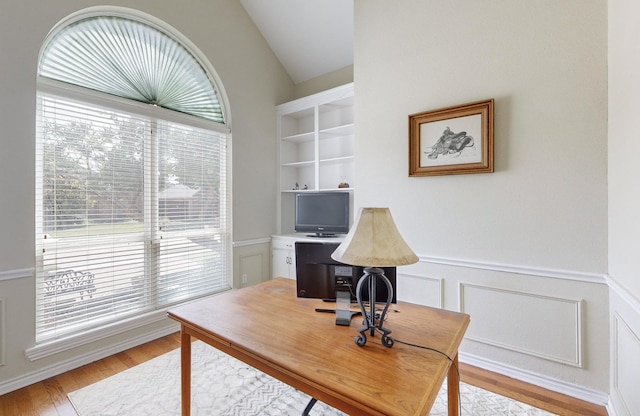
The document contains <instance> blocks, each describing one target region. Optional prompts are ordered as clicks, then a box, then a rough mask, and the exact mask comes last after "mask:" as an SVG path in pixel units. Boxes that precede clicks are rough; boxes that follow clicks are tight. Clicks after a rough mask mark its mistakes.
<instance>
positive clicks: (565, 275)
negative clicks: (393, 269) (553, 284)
mask: <svg viewBox="0 0 640 416" xmlns="http://www.w3.org/2000/svg"><path fill="white" fill-rule="evenodd" d="M418 258H419V261H420V262H424V263H433V264H443V265H447V266H456V267H465V268H469V269H480V270H490V271H496V272H505V273H514V274H521V275H526V276H538V277H550V278H553V279H563V280H573V281H578V282H584V283H597V284H602V285H606V284H607V280H608V279H607V275H606V274H605V273H586V272H580V271H575V270H562V269H550V268H542V267H532V266H519V265H514V264H507V263H492V262H484V261H471V260H461V259H454V258H447V257H432V256H418Z"/></svg>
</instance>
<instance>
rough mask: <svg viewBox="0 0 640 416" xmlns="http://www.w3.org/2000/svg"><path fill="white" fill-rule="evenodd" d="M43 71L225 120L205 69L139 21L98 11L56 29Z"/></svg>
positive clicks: (42, 63) (53, 76)
mask: <svg viewBox="0 0 640 416" xmlns="http://www.w3.org/2000/svg"><path fill="white" fill-rule="evenodd" d="M39 75H40V76H41V77H47V78H51V79H55V80H58V81H63V82H66V83H69V84H73V85H78V86H81V87H85V88H90V89H92V90H96V91H102V92H105V93H108V94H113V95H116V96H118V97H123V98H129V99H132V100H136V101H140V102H143V103H147V104H153V105H157V106H160V107H164V108H168V109H171V110H175V111H180V112H183V113H187V114H192V115H195V116H198V117H202V118H205V119H208V120H212V121H215V122H218V123H224V122H225V119H224V112H223V109H222V106H221V105H220V100H219V99H218V95H217V93H216V88H215V86H214V85H212V83H211V81H210V80H209V76H208V75H207V72H206V71H205V70H204V68H202V66H201V65H200V63H199V62H198V61H197V60H196V59H195V57H194V56H193V55H192V54H191V53H190V52H189V51H188V50H187V49H186V48H185V47H184V46H182V45H181V44H180V43H179V42H178V41H176V40H174V39H173V38H171V37H170V36H169V35H168V34H166V33H164V32H162V31H160V30H158V29H156V28H154V27H152V26H150V25H148V24H145V23H141V22H140V21H137V20H132V19H127V18H123V17H118V16H96V17H91V18H86V19H82V20H79V21H77V22H74V23H72V24H70V25H68V26H66V27H64V28H63V29H62V30H60V31H59V32H57V33H56V34H55V36H54V37H53V38H52V39H51V40H50V41H49V42H48V43H47V45H46V46H45V49H44V53H43V54H42V58H41V59H40V68H39Z"/></svg>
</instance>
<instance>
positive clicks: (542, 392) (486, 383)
mask: <svg viewBox="0 0 640 416" xmlns="http://www.w3.org/2000/svg"><path fill="white" fill-rule="evenodd" d="M179 346H180V335H179V333H175V334H172V335H168V336H166V337H163V338H160V339H157V340H155V341H152V342H149V343H146V344H143V345H140V346H138V347H135V348H132V349H130V350H127V351H123V352H121V353H118V354H115V355H112V356H110V357H107V358H104V359H102V360H99V361H96V362H94V363H91V364H88V365H85V366H82V367H80V368H77V369H75V370H72V371H69V372H66V373H64V374H60V375H58V376H55V377H52V378H50V379H47V380H44V381H42V382H40V383H36V384H33V385H31V386H28V387H25V388H22V389H19V390H16V391H14V392H11V393H8V394H5V395H3V396H0V416H77V415H76V412H75V410H74V409H73V406H72V405H71V403H70V402H69V400H68V399H67V393H69V392H71V391H74V390H77V389H79V388H82V387H84V386H87V385H89V384H92V383H95V382H97V381H99V380H102V379H104V378H107V377H109V376H112V375H114V374H116V373H119V372H120V371H123V370H126V369H127V368H131V367H134V366H136V365H138V364H140V363H143V362H145V361H147V360H150V359H152V358H155V357H157V356H159V355H162V354H164V353H166V352H169V351H171V350H173V349H176V348H178V347H179ZM460 374H461V378H462V381H464V382H465V383H468V384H471V385H474V386H477V387H480V388H483V389H485V390H489V391H492V392H495V393H498V394H501V395H503V396H507V397H511V398H513V399H515V400H519V401H521V402H524V403H528V404H530V405H532V406H536V407H538V408H540V409H544V410H547V411H549V412H552V413H555V414H558V415H563V416H578V415H579V416H606V415H607V412H606V410H605V409H604V408H603V407H601V406H597V405H594V404H591V403H587V402H584V401H581V400H577V399H574V398H572V397H569V396H565V395H563V394H559V393H555V392H552V391H549V390H546V389H543V388H540V387H536V386H532V385H530V384H526V383H523V382H521V381H517V380H514V379H511V378H509V377H505V376H502V375H499V374H495V373H491V372H489V371H486V370H482V369H479V368H476V367H472V366H469V365H465V364H461V365H460ZM462 416H464V415H462Z"/></svg>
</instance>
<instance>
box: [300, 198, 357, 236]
mask: <svg viewBox="0 0 640 416" xmlns="http://www.w3.org/2000/svg"><path fill="white" fill-rule="evenodd" d="M295 206H296V209H295V230H296V232H299V233H314V234H311V236H313V237H327V236H332V235H334V234H344V233H348V232H349V193H348V192H307V193H299V194H296V204H295Z"/></svg>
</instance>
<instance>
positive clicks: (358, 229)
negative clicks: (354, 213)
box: [331, 208, 418, 267]
mask: <svg viewBox="0 0 640 416" xmlns="http://www.w3.org/2000/svg"><path fill="white" fill-rule="evenodd" d="M331 258H332V259H334V260H335V261H339V262H340V263H344V264H350V265H353V266H364V267H394V266H402V265H406V264H413V263H416V262H417V261H418V256H416V255H415V253H414V252H413V251H412V250H411V249H410V248H409V246H408V245H407V243H405V241H404V240H403V238H402V236H401V235H400V233H399V232H398V229H397V228H396V224H395V223H394V222H393V218H392V217H391V212H390V211H389V208H361V209H360V212H359V213H358V218H357V219H356V223H355V224H354V225H353V227H351V230H349V233H348V234H347V236H346V237H345V239H344V241H343V242H342V244H340V245H339V246H338V248H337V249H336V250H335V251H334V252H333V254H331Z"/></svg>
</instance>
